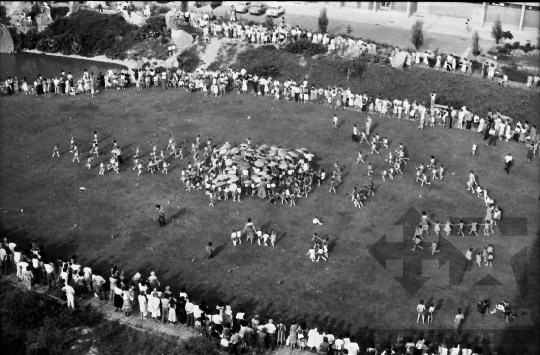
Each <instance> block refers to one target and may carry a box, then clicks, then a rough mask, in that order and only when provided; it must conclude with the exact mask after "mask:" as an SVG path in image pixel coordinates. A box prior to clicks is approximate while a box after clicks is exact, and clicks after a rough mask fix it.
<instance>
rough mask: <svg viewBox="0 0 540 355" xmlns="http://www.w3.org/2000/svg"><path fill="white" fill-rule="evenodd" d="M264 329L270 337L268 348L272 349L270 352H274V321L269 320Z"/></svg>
mask: <svg viewBox="0 0 540 355" xmlns="http://www.w3.org/2000/svg"><path fill="white" fill-rule="evenodd" d="M264 327H265V328H266V332H267V333H268V336H269V337H270V346H271V347H272V350H274V347H275V345H276V326H275V325H274V321H273V320H272V319H269V320H268V324H266V325H265V326H264Z"/></svg>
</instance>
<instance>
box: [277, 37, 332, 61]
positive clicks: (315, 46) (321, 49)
mask: <svg viewBox="0 0 540 355" xmlns="http://www.w3.org/2000/svg"><path fill="white" fill-rule="evenodd" d="M284 49H285V50H286V51H287V52H289V53H292V54H301V55H304V56H307V57H313V56H314V55H317V54H322V53H326V47H325V46H324V45H323V44H320V43H312V42H311V41H309V40H307V39H300V40H298V41H296V42H289V43H287V44H286V45H285V47H284Z"/></svg>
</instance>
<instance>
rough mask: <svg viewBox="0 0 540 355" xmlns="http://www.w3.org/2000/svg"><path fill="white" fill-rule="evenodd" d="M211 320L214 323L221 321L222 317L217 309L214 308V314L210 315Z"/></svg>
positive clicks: (220, 322)
mask: <svg viewBox="0 0 540 355" xmlns="http://www.w3.org/2000/svg"><path fill="white" fill-rule="evenodd" d="M212 322H213V323H214V324H222V323H223V317H222V316H221V312H220V311H219V310H216V312H215V314H214V315H213V316H212Z"/></svg>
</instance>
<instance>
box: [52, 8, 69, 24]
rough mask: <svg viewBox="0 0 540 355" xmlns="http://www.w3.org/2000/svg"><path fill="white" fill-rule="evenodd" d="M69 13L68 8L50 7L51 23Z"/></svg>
mask: <svg viewBox="0 0 540 355" xmlns="http://www.w3.org/2000/svg"><path fill="white" fill-rule="evenodd" d="M68 12H69V7H52V8H51V18H52V19H53V21H56V20H58V19H59V18H62V17H64V16H66V15H67V13H68Z"/></svg>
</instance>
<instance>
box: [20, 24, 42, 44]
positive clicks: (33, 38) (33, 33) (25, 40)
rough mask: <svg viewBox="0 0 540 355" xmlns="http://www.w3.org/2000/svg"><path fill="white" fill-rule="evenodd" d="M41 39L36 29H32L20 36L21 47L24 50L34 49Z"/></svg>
mask: <svg viewBox="0 0 540 355" xmlns="http://www.w3.org/2000/svg"><path fill="white" fill-rule="evenodd" d="M42 37H43V36H42V35H41V34H40V33H39V32H38V30H37V28H32V29H30V30H28V32H26V35H24V36H22V47H23V48H25V49H36V47H37V44H38V42H39V41H40V40H41V38H42Z"/></svg>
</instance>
